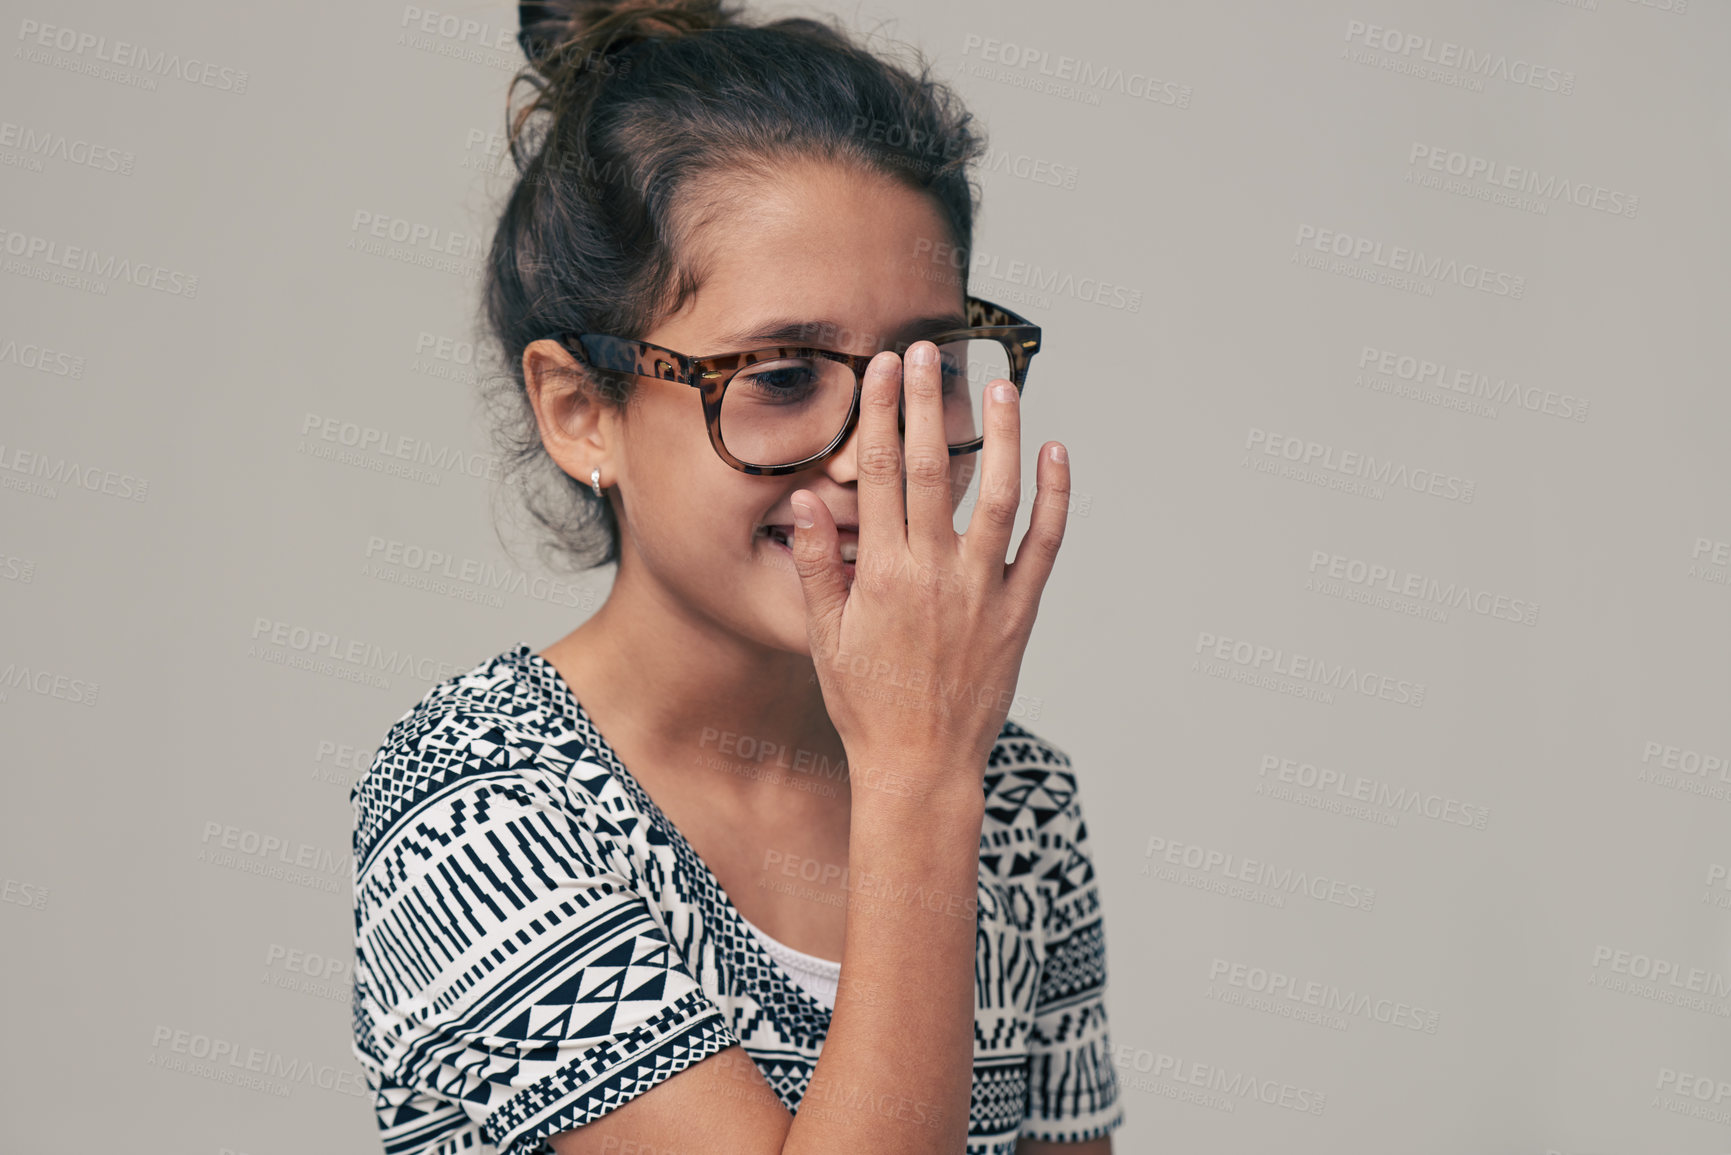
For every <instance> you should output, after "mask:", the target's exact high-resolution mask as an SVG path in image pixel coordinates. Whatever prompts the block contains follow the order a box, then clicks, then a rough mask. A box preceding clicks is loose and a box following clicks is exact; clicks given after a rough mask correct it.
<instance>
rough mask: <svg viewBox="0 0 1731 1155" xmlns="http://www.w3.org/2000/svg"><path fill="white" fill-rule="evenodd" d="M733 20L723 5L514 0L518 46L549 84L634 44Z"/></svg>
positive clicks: (692, 0) (665, 0) (676, 0)
mask: <svg viewBox="0 0 1731 1155" xmlns="http://www.w3.org/2000/svg"><path fill="white" fill-rule="evenodd" d="M733 16H734V13H733V12H731V11H728V10H727V9H726V8H725V7H724V6H723V2H722V0H519V3H518V4H517V22H518V25H519V26H520V28H519V31H518V33H517V43H518V44H519V45H521V46H522V48H523V55H524V56H526V57H528V59H529V63H530V64H532V65H534V66H535V69H536V71H538V72H540V73H541V74H542V75H543V76H548V77H549V78H551V77H552V75H553V74H555V73H565V72H570V71H582V70H583V66H584V65H585V64H593V63H594V62H595V61H597V60H599V59H601V58H602V57H604V56H606V55H608V54H609V53H612V52H617V51H619V50H620V49H623V48H626V47H629V46H630V45H632V44H636V43H638V42H639V41H643V40H656V39H666V38H671V37H677V36H683V35H687V34H689V33H695V32H704V31H707V30H709V29H711V28H720V27H722V26H724V25H726V24H729V23H731V22H732V19H733Z"/></svg>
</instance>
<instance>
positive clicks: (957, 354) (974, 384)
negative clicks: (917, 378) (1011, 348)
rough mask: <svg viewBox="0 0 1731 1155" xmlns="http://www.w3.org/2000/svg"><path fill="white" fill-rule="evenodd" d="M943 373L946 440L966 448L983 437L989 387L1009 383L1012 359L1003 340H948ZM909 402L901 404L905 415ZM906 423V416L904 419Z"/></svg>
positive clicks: (941, 357) (942, 350) (941, 356)
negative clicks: (982, 431)
mask: <svg viewBox="0 0 1731 1155" xmlns="http://www.w3.org/2000/svg"><path fill="white" fill-rule="evenodd" d="M938 365H939V367H940V368H941V369H942V370H943V374H944V440H945V441H947V442H948V443H949V444H951V445H965V444H967V443H968V442H970V441H973V440H975V439H976V438H978V437H979V436H980V430H981V429H982V428H984V426H982V425H981V418H982V416H983V415H984V413H985V398H986V386H988V385H990V384H991V383H992V382H993V381H996V380H998V379H999V378H1000V377H1001V378H1003V379H1004V380H1006V381H1008V380H1010V357H1009V354H1008V353H1007V352H1005V350H1004V346H1003V343H1002V342H1000V341H992V340H983V339H979V338H976V339H973V340H968V341H945V342H944V343H943V344H941V345H939V346H938ZM906 407H907V403H906V402H905V401H904V402H903V403H902V411H903V412H904V413H905V412H906ZM903 420H904V421H905V420H906V419H905V417H904V418H903Z"/></svg>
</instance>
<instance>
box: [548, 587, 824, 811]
mask: <svg viewBox="0 0 1731 1155" xmlns="http://www.w3.org/2000/svg"><path fill="white" fill-rule="evenodd" d="M634 571H635V572H634ZM634 576H635V577H637V578H639V579H640V580H631V579H632V578H633V577H634ZM646 576H647V575H644V574H642V573H641V571H640V568H639V567H638V566H633V565H630V564H629V562H628V560H626V559H622V561H621V565H620V573H619V576H618V578H617V579H616V580H615V582H614V586H613V590H612V592H611V593H610V594H609V596H608V598H607V601H606V602H605V603H604V604H603V605H602V607H601V608H600V609H599V610H597V611H596V612H595V614H594V615H593V616H592V617H590V618H589V620H588V621H586V622H584V623H583V624H582V625H580V626H578V627H577V628H576V629H575V630H573V631H572V632H571V633H569V634H567V635H566V636H565V637H564V638H561V639H560V640H559V641H557V642H555V643H554V644H553V645H551V646H549V647H547V649H546V650H545V651H543V653H542V656H543V657H545V658H546V659H547V660H548V661H549V662H551V663H552V664H553V666H554V668H556V669H557V670H558V671H559V672H560V674H561V675H562V676H563V677H564V678H565V680H566V682H567V683H568V684H569V685H570V687H571V690H572V693H573V694H574V695H575V696H576V698H577V700H578V701H580V702H581V703H582V704H583V708H584V710H585V711H587V712H588V713H589V715H590V717H591V719H593V720H594V722H595V724H596V726H597V727H598V728H599V729H600V730H601V733H602V736H603V737H604V738H606V739H607V741H608V744H609V745H612V746H613V747H614V748H615V750H616V751H618V752H619V755H620V757H621V758H622V759H624V760H625V761H626V769H628V770H631V771H633V773H634V774H635V773H636V771H637V769H638V767H635V766H633V765H632V764H631V758H628V757H627V755H626V754H625V752H624V749H625V748H629V749H630V750H632V751H633V755H634V756H636V757H639V758H648V759H650V760H652V761H653V762H654V764H655V765H657V766H669V767H677V768H679V769H680V770H681V771H683V770H684V769H686V768H691V769H701V768H703V767H709V768H711V769H712V770H716V771H718V772H715V773H711V774H706V775H704V776H703V778H702V781H703V782H704V783H705V784H706V786H707V787H713V788H714V789H715V790H717V791H723V792H726V793H728V794H731V795H737V796H738V797H740V798H742V799H753V800H756V801H760V802H767V801H770V800H772V799H785V800H786V801H788V802H790V803H793V804H794V805H796V806H798V807H806V806H809V805H811V804H813V803H814V802H816V801H817V800H819V799H823V798H826V797H827V798H828V799H829V800H831V801H833V800H834V799H835V797H836V796H837V795H839V797H840V798H842V799H846V798H847V797H848V781H847V777H846V770H845V766H844V760H845V753H844V751H843V749H842V744H841V738H840V736H839V735H838V734H837V733H836V731H835V727H834V725H833V724H832V723H831V722H830V719H829V713H828V711H827V710H826V708H825V706H824V700H823V691H822V689H821V688H820V687H819V686H818V684H817V682H816V678H815V672H814V669H813V666H812V660H811V657H810V656H809V655H807V654H802V653H790V652H788V651H786V650H781V649H776V648H774V647H770V646H766V645H764V644H762V643H760V642H756V641H753V640H752V639H749V638H744V637H741V636H740V635H739V634H738V633H736V632H734V631H733V630H731V629H729V628H727V627H726V626H725V625H724V624H722V623H720V622H717V621H715V620H714V619H712V618H710V617H708V616H706V615H703V614H702V613H701V612H699V611H697V610H695V609H694V608H693V607H691V606H690V605H688V604H686V603H685V602H683V601H681V600H680V599H678V598H676V597H674V596H673V595H672V594H671V593H670V592H669V591H667V590H666V589H664V588H662V587H661V586H660V585H659V584H658V583H656V582H653V581H650V580H641V579H643V578H645V577H646ZM727 770H730V771H732V772H731V773H728V772H719V771H727ZM754 771H755V772H756V773H754ZM793 783H801V784H804V785H805V786H807V787H808V789H804V790H796V789H790V784H793ZM817 784H824V786H825V789H824V791H822V792H818V791H816V790H815V789H812V787H815V786H816V785H817ZM832 788H833V789H832ZM790 795H793V796H794V797H789V796H790Z"/></svg>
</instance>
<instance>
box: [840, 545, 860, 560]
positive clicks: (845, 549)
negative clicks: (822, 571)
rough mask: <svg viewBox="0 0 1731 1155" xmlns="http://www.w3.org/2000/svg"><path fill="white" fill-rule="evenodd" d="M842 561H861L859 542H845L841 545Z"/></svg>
mask: <svg viewBox="0 0 1731 1155" xmlns="http://www.w3.org/2000/svg"><path fill="white" fill-rule="evenodd" d="M841 560H843V561H858V560H859V542H857V541H844V542H842V543H841Z"/></svg>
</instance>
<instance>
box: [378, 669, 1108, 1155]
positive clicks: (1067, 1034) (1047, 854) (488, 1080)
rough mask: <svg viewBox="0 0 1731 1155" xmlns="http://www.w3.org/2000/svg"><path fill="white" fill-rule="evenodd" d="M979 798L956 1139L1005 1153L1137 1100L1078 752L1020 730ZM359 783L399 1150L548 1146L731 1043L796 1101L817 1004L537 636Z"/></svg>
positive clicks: (994, 757)
mask: <svg viewBox="0 0 1731 1155" xmlns="http://www.w3.org/2000/svg"><path fill="white" fill-rule="evenodd" d="M985 793H986V810H985V819H984V825H983V827H982V829H981V834H980V868H979V887H978V894H977V899H978V914H977V923H978V927H979V933H978V935H977V936H976V940H975V941H976V948H975V965H974V975H975V983H974V986H975V1013H974V1073H973V1093H972V1097H971V1101H970V1107H969V1113H968V1114H969V1117H968V1136H969V1139H968V1146H967V1151H968V1155H1014V1151H1015V1147H1016V1140H1017V1138H1018V1137H1022V1136H1027V1137H1031V1138H1035V1139H1044V1140H1049V1141H1056V1142H1079V1141H1082V1140H1086V1139H1092V1138H1096V1137H1098V1136H1101V1135H1105V1134H1107V1133H1109V1132H1111V1131H1112V1130H1113V1129H1115V1128H1116V1127H1118V1126H1119V1125H1120V1124H1121V1123H1122V1122H1123V1118H1124V1116H1123V1109H1122V1107H1121V1106H1120V1104H1119V1098H1118V1082H1117V1079H1116V1077H1115V1072H1114V1068H1113V1065H1112V1061H1111V1047H1110V1043H1109V1040H1108V1035H1107V1021H1106V1004H1105V991H1106V949H1105V945H1106V944H1105V931H1104V925H1103V923H1102V921H1101V910H1100V900H1099V894H1098V891H1097V889H1096V886H1095V878H1094V870H1093V866H1092V862H1091V860H1090V857H1089V847H1088V831H1087V826H1086V825H1085V824H1084V822H1083V819H1082V810H1081V801H1080V796H1079V794H1078V792H1077V781H1076V776H1075V774H1074V773H1073V772H1072V771H1071V769H1070V760H1069V758H1068V757H1067V756H1066V755H1065V754H1064V753H1063V752H1062V751H1060V750H1059V749H1057V748H1056V747H1054V746H1052V745H1050V744H1049V743H1047V742H1045V741H1042V740H1041V739H1040V738H1038V737H1036V736H1035V735H1033V734H1031V733H1029V732H1028V731H1026V730H1024V729H1022V728H1021V727H1019V726H1017V725H1016V724H1015V723H1012V722H1006V723H1005V725H1004V727H1003V730H1002V732H1001V733H1000V734H999V736H998V738H997V741H996V743H995V745H994V747H993V749H992V754H991V759H990V762H989V763H988V766H987V769H986V773H985ZM350 801H351V802H352V803H353V805H354V811H355V829H354V849H355V879H354V910H355V993H354V1055H355V1057H356V1059H357V1060H359V1062H360V1064H361V1066H362V1068H363V1070H364V1072H365V1074H366V1078H367V1082H368V1085H369V1086H370V1087H371V1088H372V1089H373V1091H374V1092H375V1108H376V1110H377V1113H378V1122H379V1128H380V1132H381V1138H382V1140H383V1143H384V1149H385V1151H386V1153H387V1155H410V1153H413V1155H452V1153H455V1152H463V1151H474V1152H483V1153H485V1152H493V1151H497V1152H499V1153H501V1155H530V1153H532V1152H533V1153H545V1152H550V1151H551V1150H552V1148H551V1147H550V1146H549V1145H548V1143H547V1139H548V1137H549V1136H551V1135H555V1134H557V1133H559V1132H561V1131H566V1130H570V1129H571V1128H574V1127H580V1126H582V1125H583V1124H585V1123H588V1122H591V1121H593V1120H595V1119H597V1118H599V1117H600V1116H602V1115H604V1114H606V1113H607V1112H609V1111H611V1110H613V1109H614V1108H616V1107H618V1106H620V1105H621V1104H623V1103H625V1102H626V1101H627V1100H629V1099H631V1098H632V1097H633V1096H636V1095H638V1094H641V1093H642V1092H644V1091H646V1090H648V1089H649V1088H650V1087H653V1086H655V1085H656V1084H658V1083H660V1082H661V1081H662V1080H664V1079H666V1078H668V1077H669V1076H671V1075H673V1074H675V1073H676V1072H678V1071H681V1070H683V1069H684V1068H686V1067H688V1066H690V1065H692V1064H693V1063H696V1062H697V1061H698V1060H700V1059H703V1058H705V1057H706V1056H708V1055H712V1054H714V1053H716V1052H717V1051H720V1050H722V1049H723V1048H725V1047H728V1046H731V1045H734V1044H739V1045H742V1046H743V1047H744V1048H745V1052H746V1053H747V1054H749V1055H750V1056H751V1058H752V1060H753V1061H754V1062H755V1063H756V1065H757V1066H758V1068H759V1069H760V1070H761V1071H762V1072H763V1075H764V1078H765V1079H766V1080H767V1081H768V1083H769V1085H770V1086H771V1087H773V1088H774V1089H775V1091H776V1093H777V1094H778V1095H779V1096H780V1098H781V1100H782V1102H783V1103H784V1104H785V1105H786V1106H787V1109H788V1110H789V1111H790V1112H794V1113H797V1112H798V1110H799V1106H800V1101H801V1099H802V1097H803V1096H804V1094H805V1091H806V1088H807V1085H808V1083H809V1081H810V1079H811V1074H812V1070H813V1068H814V1067H815V1065H816V1063H817V1059H818V1056H819V1054H820V1053H821V1052H822V1050H823V1040H824V1035H825V1033H826V1032H827V1029H828V1027H829V1021H830V1011H829V1010H828V1009H826V1008H825V1007H824V1006H823V1005H822V1004H820V1003H818V1002H817V1001H816V1000H815V999H813V998H812V997H811V996H810V995H809V994H807V993H806V992H805V991H804V990H802V989H800V987H799V986H798V985H797V984H796V983H794V981H793V980H792V979H791V978H790V977H789V976H788V975H787V973H786V972H785V971H784V970H783V969H782V968H781V967H780V965H779V964H778V963H777V962H776V961H775V959H774V958H773V957H771V955H770V954H769V953H768V952H766V951H765V950H764V949H763V947H762V945H761V944H760V943H759V941H758V940H757V938H756V937H755V936H753V935H752V934H751V932H750V930H749V929H748V927H747V926H746V924H745V922H744V921H743V919H742V917H741V915H740V914H739V912H738V911H737V910H735V909H734V906H733V904H732V902H731V901H730V900H729V898H728V896H727V894H726V892H725V891H724V890H722V888H721V884H720V883H719V882H718V881H717V880H716V878H715V876H714V875H713V874H712V873H711V872H710V870H709V868H708V866H706V865H705V863H704V862H703V860H702V859H701V858H699V857H698V856H697V854H696V852H695V851H693V849H692V848H691V846H690V845H689V844H688V843H687V842H686V841H685V839H684V837H683V836H682V835H681V834H680V832H679V831H678V830H677V829H676V828H675V827H674V826H673V824H672V823H671V822H669V821H668V819H667V817H666V816H665V815H664V814H662V812H661V810H660V808H659V807H658V806H656V804H655V802H654V801H653V800H652V799H651V798H650V797H649V795H648V794H647V793H646V792H645V791H644V789H643V787H642V786H641V785H640V784H639V783H638V782H637V781H636V779H635V778H633V777H632V776H631V774H630V773H629V772H628V771H627V770H626V768H625V767H624V765H622V764H621V763H620V761H619V759H618V757H617V756H616V755H615V754H614V753H613V751H612V749H611V748H610V747H609V746H608V745H607V743H606V742H605V741H604V740H603V739H602V737H601V734H600V733H599V732H598V731H597V730H596V728H595V726H594V724H593V722H591V720H590V719H589V716H588V714H587V713H586V712H585V711H584V709H583V707H582V706H581V705H580V704H579V703H578V702H577V700H576V698H575V697H574V696H573V695H572V693H571V690H570V687H569V686H568V685H567V684H566V682H565V680H564V679H563V678H562V677H561V676H560V675H559V673H558V671H557V670H556V669H554V667H553V666H552V665H551V664H550V663H549V662H548V661H547V660H546V659H545V658H542V657H541V656H540V655H539V654H538V653H536V652H534V651H533V650H532V649H531V648H530V647H529V646H528V645H527V644H520V645H518V646H516V647H514V648H513V649H510V650H507V651H505V652H504V653H502V654H499V655H498V656H496V657H494V658H491V659H489V660H487V661H486V662H483V663H481V664H480V665H478V666H476V667H475V668H473V669H471V670H469V671H468V672H466V673H463V674H459V675H457V676H456V677H453V678H451V679H449V680H447V681H445V682H442V683H440V684H439V685H436V686H434V687H433V688H432V689H431V690H429V691H428V692H427V694H426V695H425V697H423V698H422V699H421V701H420V702H419V703H418V704H417V705H415V706H414V707H413V708H412V709H411V710H409V711H408V712H407V713H406V714H404V715H403V716H402V717H401V718H400V719H398V720H397V722H395V723H394V724H393V725H392V726H391V728H390V730H389V732H388V733H387V735H386V738H385V741H384V744H383V745H382V746H381V747H380V749H379V751H378V753H377V754H376V755H375V756H374V758H373V761H372V764H371V766H370V768H369V769H368V771H367V773H366V774H365V775H364V776H363V777H362V778H361V779H360V781H359V782H357V783H356V785H355V788H354V790H353V791H352V793H351V795H350ZM844 982H845V979H844ZM907 1108H908V1110H909V1111H910V1112H912V1111H914V1110H917V1108H918V1105H907ZM900 1110H901V1108H899V1107H898V1113H900Z"/></svg>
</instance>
